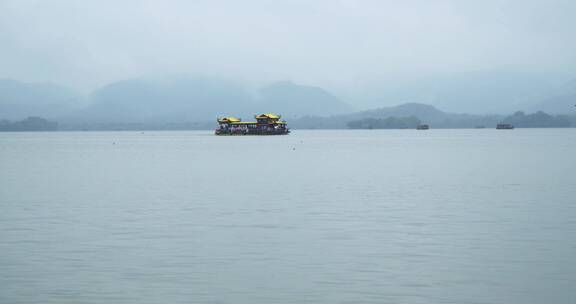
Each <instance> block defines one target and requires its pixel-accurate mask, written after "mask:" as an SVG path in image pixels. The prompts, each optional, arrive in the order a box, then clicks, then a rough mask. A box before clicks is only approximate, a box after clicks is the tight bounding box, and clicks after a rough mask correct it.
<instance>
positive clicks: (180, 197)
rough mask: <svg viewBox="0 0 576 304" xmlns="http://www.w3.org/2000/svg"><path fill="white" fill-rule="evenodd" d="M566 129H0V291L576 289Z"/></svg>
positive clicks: (132, 299)
mask: <svg viewBox="0 0 576 304" xmlns="http://www.w3.org/2000/svg"><path fill="white" fill-rule="evenodd" d="M575 287H576V129H531V130H530V129H517V130H511V131H509V130H498V131H497V130H491V129H479V130H428V131H416V130H378V131H377V130H354V131H353V130H342V131H298V130H297V131H295V132H293V134H291V135H288V136H263V137H217V136H213V135H212V134H211V133H210V132H208V131H206V132H61V133H0V303H10V304H15V303H58V304H61V303H75V304H76V303H130V304H142V303H145V304H146V303H235V304H236V303H246V304H248V303H250V304H254V303H257V304H260V303H262V304H264V303H266V304H269V303H327V304H328V303H330V304H333V303H458V304H460V303H477V304H481V303H482V304H483V303H502V304H510V303H522V304H526V303H534V304H541V303H562V304H563V303H576V288H575Z"/></svg>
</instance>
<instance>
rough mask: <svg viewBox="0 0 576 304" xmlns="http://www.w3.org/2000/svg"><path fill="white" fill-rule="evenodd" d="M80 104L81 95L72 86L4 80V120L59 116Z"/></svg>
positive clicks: (0, 82)
mask: <svg viewBox="0 0 576 304" xmlns="http://www.w3.org/2000/svg"><path fill="white" fill-rule="evenodd" d="M80 106H82V101H81V96H80V95H79V94H77V93H76V92H75V91H73V90H72V89H70V88H67V87H64V86H60V85H56V84H51V83H24V82H20V81H17V80H12V79H0V119H23V118H25V117H29V116H42V117H47V118H58V117H60V116H62V115H66V114H67V113H69V112H71V111H73V110H75V109H77V108H79V107H80Z"/></svg>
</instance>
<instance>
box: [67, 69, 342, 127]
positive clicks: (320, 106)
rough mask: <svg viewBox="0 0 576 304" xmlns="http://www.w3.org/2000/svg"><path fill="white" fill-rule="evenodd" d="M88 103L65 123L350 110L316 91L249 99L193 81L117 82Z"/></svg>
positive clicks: (217, 82)
mask: <svg viewBox="0 0 576 304" xmlns="http://www.w3.org/2000/svg"><path fill="white" fill-rule="evenodd" d="M90 102H91V106H89V107H88V108H87V109H85V110H84V111H81V112H80V113H77V115H75V117H72V116H71V117H69V118H68V121H72V122H74V121H89V122H99V123H118V122H125V123H141V122H146V123H159V122H172V123H180V122H190V121H212V120H214V119H215V118H216V117H218V116H225V115H232V116H239V117H243V118H244V119H251V118H252V116H253V115H254V114H257V113H262V112H274V113H279V114H281V115H283V116H284V117H298V116H300V117H301V116H304V115H308V114H310V113H322V114H325V115H330V114H337V113H344V112H346V110H349V109H350V107H349V106H348V105H346V104H345V103H343V102H342V101H340V100H339V99H338V98H336V97H335V96H334V95H332V94H330V93H329V92H327V91H325V90H323V89H321V88H318V87H311V86H302V85H297V84H294V83H290V82H279V83H274V84H271V85H269V86H266V87H264V88H263V89H262V90H261V91H260V94H259V95H258V96H256V97H254V96H253V95H251V94H250V93H249V92H248V91H247V90H246V89H245V88H244V87H243V86H241V85H239V84H237V83H234V82H231V81H227V80H221V79H215V78H193V77H169V78H164V79H131V80H124V81H119V82H115V83H112V84H109V85H107V86H104V87H102V88H100V89H97V90H96V91H94V92H93V94H92V95H91V97H90Z"/></svg>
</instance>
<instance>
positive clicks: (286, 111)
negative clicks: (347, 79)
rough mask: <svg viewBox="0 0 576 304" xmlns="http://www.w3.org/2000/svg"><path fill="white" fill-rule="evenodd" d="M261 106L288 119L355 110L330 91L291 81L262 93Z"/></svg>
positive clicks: (269, 87) (264, 89) (268, 88)
mask: <svg viewBox="0 0 576 304" xmlns="http://www.w3.org/2000/svg"><path fill="white" fill-rule="evenodd" d="M259 101H260V104H262V105H263V106H264V107H266V108H267V109H269V111H267V112H274V113H282V115H283V116H284V117H286V118H291V117H301V116H305V115H335V114H343V113H349V112H351V111H352V110H353V109H352V107H351V106H350V105H348V104H346V103H344V102H342V101H341V100H340V99H338V97H336V96H334V95H332V94H331V93H329V92H328V91H326V90H324V89H322V88H319V87H313V86H304V85H297V84H295V83H292V82H289V81H282V82H276V83H273V84H271V85H269V86H266V87H264V88H263V89H261V91H260V100H259Z"/></svg>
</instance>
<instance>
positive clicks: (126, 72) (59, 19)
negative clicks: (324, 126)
mask: <svg viewBox="0 0 576 304" xmlns="http://www.w3.org/2000/svg"><path fill="white" fill-rule="evenodd" d="M575 10H576V1H572V0H548V1H544V0H505V1H502V0H485V1H459V0H437V1H426V0H412V1H384V0H383V1H378V0H354V1H352V0H339V1H329V0H277V1H264V0H245V1H235V0H210V1H208V0H198V1H182V0H163V1H158V0H126V1H112V0H100V1H77V0H58V1H44V0H2V1H0V42H1V47H0V78H6V79H15V80H18V81H20V82H22V83H26V84H35V85H33V86H30V85H29V86H28V88H27V90H29V91H30V92H41V93H34V94H36V95H34V94H32V95H34V96H36V97H30V96H28V97H26V98H24V99H26V100H32V99H33V100H36V101H35V102H36V103H35V104H34V105H33V106H29V105H24V104H25V103H26V102H20V101H18V102H15V101H16V100H20V99H19V98H20V97H18V96H14V95H13V94H11V93H10V94H8V93H6V91H7V90H4V92H2V91H1V90H0V95H1V96H0V98H2V99H3V100H0V102H1V103H2V105H3V108H0V110H1V112H0V116H3V117H16V116H25V115H41V113H45V115H46V116H57V115H62V116H65V118H66V119H72V118H73V117H79V116H75V115H71V114H70V113H65V112H68V107H67V106H66V105H65V104H66V102H63V101H62V100H76V97H77V95H80V98H79V99H78V101H80V103H81V102H86V103H91V104H92V105H91V106H90V107H89V108H88V109H86V111H84V112H83V113H82V115H85V117H86V118H89V119H94V120H112V119H114V120H120V119H126V120H128V121H136V120H151V121H160V120H168V119H173V120H178V121H180V120H183V119H187V118H190V119H199V118H202V117H205V116H214V115H219V114H236V115H244V114H245V113H247V112H248V113H252V112H261V111H277V112H283V113H284V115H285V116H287V117H291V118H293V117H296V116H299V115H310V114H313V113H320V112H321V113H324V114H325V115H334V114H338V113H345V112H350V111H353V110H368V109H375V108H381V107H391V106H394V105H397V104H403V103H425V104H430V105H434V106H436V107H438V108H440V109H442V110H444V111H448V112H455V113H472V114H490V113H500V114H503V113H510V112H512V111H515V110H530V107H533V106H535V105H536V104H538V103H539V102H541V101H546V102H547V103H548V104H550V107H552V106H551V104H561V105H559V106H558V107H557V108H555V109H554V111H563V109H564V107H563V104H564V103H565V102H569V100H570V98H571V97H570V96H571V95H570V94H563V93H561V94H548V93H547V92H552V91H553V88H556V87H558V86H561V85H562V83H565V82H568V81H569V80H570V79H571V78H574V77H576V39H573V37H575V36H576V19H575V18H574V16H573V15H574V14H573V12H574V11H575ZM164 75H192V77H183V78H187V79H170V80H162V79H161V78H172V77H164ZM198 75H208V76H209V77H197V76H198ZM159 78H160V79H159ZM190 78H191V79H190ZM199 78H208V80H201V79H199ZM222 79H226V80H222ZM283 80H290V81H291V82H292V83H294V84H296V85H295V86H292V85H291V84H290V82H285V81H283ZM277 82H279V83H277ZM41 83H53V84H59V85H61V86H63V87H71V88H73V90H76V91H79V92H81V94H77V93H74V92H67V90H63V91H60V92H54V91H51V90H50V89H46V88H43V89H40V88H37V87H36V84H41ZM214 86H215V87H214ZM260 89H261V91H260ZM18 90H20V89H18ZM22 94H23V95H22V96H24V95H26V94H28V93H22ZM129 97H133V98H134V100H128V99H129ZM232 98H234V101H232V100H231V99H232ZM40 99H42V100H40ZM135 99H139V100H135ZM8 104H9V105H8ZM48 104H50V105H51V106H49V107H48V106H46V105H48ZM219 105H222V106H223V107H222V109H221V108H219V107H218V106H219ZM253 105H254V106H255V108H252V106H253ZM76 106H77V104H76V103H74V106H73V107H76ZM107 106H110V107H111V108H110V111H107V110H106V107H107ZM81 107H85V104H84V103H82V104H81ZM170 107H172V109H166V108H170ZM542 108H543V109H544V108H545V107H542ZM550 109H551V110H552V108H550ZM78 115H80V114H78ZM20 118H23V117H20Z"/></svg>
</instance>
